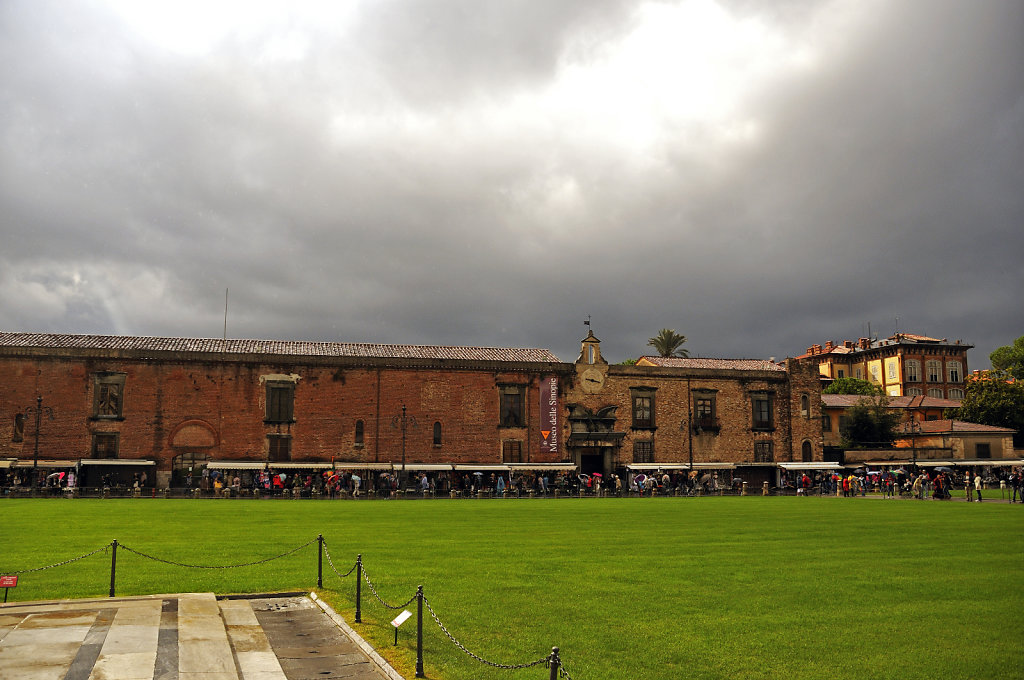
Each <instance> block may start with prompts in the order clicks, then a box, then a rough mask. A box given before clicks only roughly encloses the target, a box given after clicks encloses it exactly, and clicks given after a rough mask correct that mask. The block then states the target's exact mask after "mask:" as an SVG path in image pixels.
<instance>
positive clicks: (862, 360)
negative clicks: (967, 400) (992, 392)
mask: <svg viewBox="0 0 1024 680" xmlns="http://www.w3.org/2000/svg"><path fill="white" fill-rule="evenodd" d="M972 347H973V345H968V344H965V343H963V342H962V341H960V340H957V341H955V342H949V341H947V340H945V339H942V340H938V339H936V338H929V337H925V336H923V335H912V334H909V333H897V334H895V335H893V336H892V337H889V338H886V339H884V340H870V339H868V338H860V339H859V340H857V342H853V341H851V340H847V341H845V342H843V343H842V344H841V345H837V344H835V343H833V342H832V341H831V340H829V341H828V342H826V343H825V345H824V346H822V345H813V346H811V347H808V348H807V352H806V353H805V354H803V355H802V356H799V357H797V359H798V360H799V361H801V362H805V363H809V364H813V365H815V366H817V367H818V369H819V371H820V372H821V375H822V377H824V378H830V379H832V380H837V379H839V378H858V379H860V380H867V381H869V382H871V383H873V384H875V385H878V386H879V387H881V388H882V390H883V391H884V392H885V394H886V395H888V396H890V397H903V396H906V397H915V396H927V397H932V398H935V399H963V397H964V380H965V378H966V376H967V350H969V349H971V348H972Z"/></svg>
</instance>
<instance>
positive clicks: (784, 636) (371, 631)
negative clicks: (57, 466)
mask: <svg viewBox="0 0 1024 680" xmlns="http://www.w3.org/2000/svg"><path fill="white" fill-rule="evenodd" d="M0 518H2V526H3V532H4V539H5V540H4V542H3V551H2V552H0V573H5V572H12V571H18V570H24V569H26V568H31V567H35V566H42V565H46V564H51V563H54V562H57V561H61V560H64V559H67V558H69V557H74V556H77V555H81V554H83V553H86V552H89V551H92V550H94V549H96V548H98V547H100V546H102V545H103V544H107V543H109V542H110V541H111V540H112V539H117V540H118V541H119V543H121V544H123V545H126V546H129V547H132V548H135V549H136V550H140V551H142V552H147V553H150V554H152V555H155V556H159V557H165V558H168V559H171V560H175V561H180V562H185V563H193V564H220V565H223V564H232V563H239V562H249V561H253V560H256V559H260V558H263V557H269V556H272V555H275V554H279V553H281V552H284V551H285V550H288V549H291V548H293V547H295V546H298V545H301V544H303V543H305V542H306V541H308V540H310V539H313V538H315V537H316V535H317V534H318V533H322V534H323V535H324V538H325V540H326V542H327V546H328V548H329V550H330V553H331V555H332V557H333V558H334V563H335V566H336V567H338V569H339V570H340V571H341V572H342V573H344V572H346V571H348V569H349V567H351V566H352V564H353V563H354V561H355V556H356V554H357V553H362V555H363V562H364V565H365V567H366V569H367V571H368V573H369V576H370V578H371V579H372V580H373V582H374V584H375V585H376V587H377V590H378V592H379V593H380V595H381V596H382V597H383V598H384V599H385V600H387V601H388V602H390V603H402V602H404V601H405V600H407V599H408V598H409V597H410V596H411V595H412V594H413V593H414V592H415V589H416V586H417V585H419V584H422V585H423V586H424V592H425V593H426V597H427V599H428V600H429V602H430V603H431V604H432V606H433V607H434V610H435V611H436V612H437V614H438V616H439V617H440V618H441V620H442V622H443V623H444V624H445V625H446V626H447V627H448V628H449V630H450V631H451V633H452V634H453V635H454V636H455V637H456V638H458V639H459V640H460V641H461V642H462V643H463V644H465V645H466V647H468V648H469V649H470V650H471V651H473V652H474V653H476V654H479V655H480V656H483V657H484V658H486V659H489V660H492V661H495V662H499V663H504V664H512V663H522V662H526V661H532V660H534V659H538V658H540V657H542V656H544V655H545V654H547V653H548V652H549V651H550V649H551V647H552V646H555V645H557V646H559V647H560V648H561V653H562V659H563V661H564V662H565V664H566V667H567V669H568V671H569V673H570V674H571V676H572V678H574V679H575V680H584V679H597V678H602V679H604V678H630V679H631V678H637V679H654V678H666V679H667V678H673V679H674V678H681V677H686V678H730V680H733V679H736V678H814V679H818V678H830V679H835V678H851V679H853V678H856V679H857V680H860V679H861V678H864V677H871V678H900V679H904V678H935V677H943V678H1021V677H1024V668H1022V666H1021V662H1020V657H1021V649H1020V644H1021V641H1022V640H1024V623H1022V621H1021V616H1020V613H1021V611H1022V606H1024V594H1022V590H1021V587H1020V578H1021V575H1022V573H1024V571H1022V565H1021V560H1022V557H1024V532H1022V529H1024V507H1022V506H1020V505H1010V504H967V503H963V502H962V501H961V502H931V501H929V502H918V501H910V500H894V501H890V500H881V499H870V498H869V499H862V498H857V499H842V498H816V497H811V498H794V497H789V498H763V497H760V496H757V497H745V498H730V497H725V498H718V497H712V498H681V499H674V498H668V499H600V500H599V499H574V500H567V499H559V500H522V501H517V500H499V501H495V500H488V501H474V500H461V501H449V500H436V501H402V502H384V501H367V502H357V503H353V502H348V501H335V502H329V501H308V500H302V501H284V500H281V501H252V500H220V501H217V500H208V501H202V500H180V501H179V500H163V499H156V500H150V499H145V500H81V499H79V500H60V499H55V500H4V501H0ZM109 579H110V555H109V553H105V552H104V553H100V554H98V555H94V556H92V557H89V558H87V559H84V560H81V561H78V562H75V563H73V564H69V565H66V566H63V567H58V568H54V569H49V570H45V571H40V572H34V573H25V574H23V575H22V577H21V581H20V585H19V586H18V588H17V589H15V590H12V591H11V593H12V598H13V599H17V600H28V599H44V598H56V597H83V596H96V595H100V596H103V595H106V594H107V591H108V588H109ZM315 585H316V549H315V543H314V545H311V546H309V547H307V548H305V549H303V550H301V551H298V552H297V553H295V554H293V555H291V556H289V557H286V558H282V559H280V560H276V561H272V562H269V563H266V564H262V565H258V566H253V567H245V568H239V569H216V570H205V569H204V570H200V569H188V568H182V567H176V566H171V565H166V564H161V563H157V562H153V561H150V560H145V559H143V558H140V557H138V556H137V555H134V554H132V553H129V552H126V551H125V550H123V549H122V550H119V551H118V555H117V594H119V595H129V594H142V593H160V592H181V591H214V592H217V593H230V592H258V591H267V590H293V589H294V590H300V589H305V590H311V589H315ZM321 594H322V596H323V597H324V598H325V599H326V600H328V601H329V602H330V603H331V604H332V605H333V606H334V607H335V608H336V609H337V610H339V612H341V613H342V614H343V615H344V616H345V617H346V618H347V619H348V620H349V621H350V622H351V621H352V620H353V619H354V608H355V601H354V595H355V583H354V577H353V576H349V577H348V578H346V579H344V580H342V579H339V578H338V577H337V576H336V575H334V573H333V572H332V571H331V569H330V567H329V565H328V564H327V561H326V560H325V561H324V589H323V590H322V591H321ZM409 609H410V610H411V611H413V613H414V614H415V606H414V605H411V606H410V607H409ZM395 613H396V612H393V611H390V610H386V609H384V608H383V607H381V606H380V605H379V604H378V603H377V602H376V601H375V600H374V599H373V595H372V594H371V593H370V592H369V589H368V588H366V587H365V584H364V587H363V619H364V624H362V625H357V626H356V628H357V629H358V630H359V631H360V633H361V634H362V635H364V637H366V638H367V639H369V640H370V641H371V642H372V643H373V644H374V645H375V646H376V647H377V648H378V649H379V650H380V651H381V652H382V653H383V654H384V656H386V657H388V658H389V660H391V661H392V662H393V663H394V664H395V665H396V667H398V668H399V669H400V670H401V671H402V672H403V673H405V675H406V676H407V677H412V674H413V673H412V669H413V667H414V662H415V630H416V629H415V616H414V617H413V618H412V619H410V620H409V621H408V622H407V623H406V624H405V625H404V626H403V629H402V633H401V638H400V642H399V646H398V647H393V646H392V642H393V633H392V629H391V628H390V626H389V625H388V623H387V622H388V621H389V620H390V619H391V618H392V617H393V616H394V615H395ZM424 634H425V647H426V654H425V658H426V671H427V675H428V677H432V678H443V679H445V680H462V679H469V678H474V679H487V678H510V679H511V678H537V679H538V680H539V679H540V678H547V677H548V676H547V670H546V669H544V668H543V667H540V668H531V669H528V670H523V671H506V670H496V669H490V668H489V667H486V666H483V665H481V664H480V663H478V662H476V661H474V660H472V659H471V658H469V657H468V656H466V655H465V654H464V653H462V652H461V651H459V650H458V649H457V648H456V647H455V646H454V645H453V644H451V643H450V642H449V641H448V640H447V638H445V637H444V636H443V634H442V633H441V631H440V629H439V628H438V627H437V626H436V625H435V624H434V622H433V620H432V619H430V617H429V614H428V615H427V617H426V620H425V622H424Z"/></svg>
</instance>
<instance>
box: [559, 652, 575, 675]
mask: <svg viewBox="0 0 1024 680" xmlns="http://www.w3.org/2000/svg"><path fill="white" fill-rule="evenodd" d="M558 677H560V678H566V680H572V676H571V675H569V671H567V670H565V662H563V661H562V659H561V657H559V659H558Z"/></svg>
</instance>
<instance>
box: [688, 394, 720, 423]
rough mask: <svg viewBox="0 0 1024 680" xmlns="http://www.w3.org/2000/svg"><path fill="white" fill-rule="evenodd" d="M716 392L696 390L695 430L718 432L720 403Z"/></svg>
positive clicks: (694, 408) (694, 400) (694, 399)
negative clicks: (717, 400)
mask: <svg viewBox="0 0 1024 680" xmlns="http://www.w3.org/2000/svg"><path fill="white" fill-rule="evenodd" d="M716 396H717V395H715V393H714V392H699V391H695V392H694V396H693V417H694V428H693V429H694V430H695V431H698V432H718V431H719V426H718V413H717V411H718V404H717V403H716Z"/></svg>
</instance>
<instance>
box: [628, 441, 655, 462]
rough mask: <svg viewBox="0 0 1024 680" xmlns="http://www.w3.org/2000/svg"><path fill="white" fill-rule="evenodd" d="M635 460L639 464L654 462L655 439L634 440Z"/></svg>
mask: <svg viewBox="0 0 1024 680" xmlns="http://www.w3.org/2000/svg"><path fill="white" fill-rule="evenodd" d="M633 462H634V463H638V464H641V463H653V462H654V440H653V439H638V440H636V441H634V442H633Z"/></svg>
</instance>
